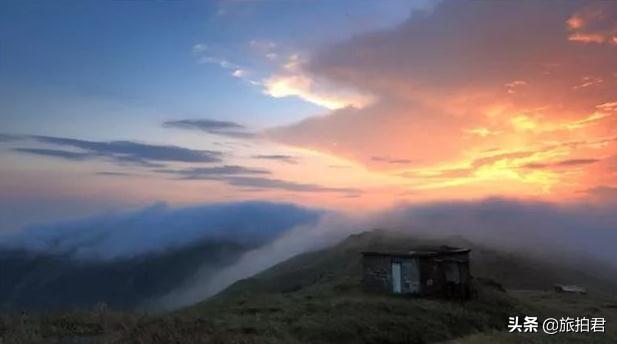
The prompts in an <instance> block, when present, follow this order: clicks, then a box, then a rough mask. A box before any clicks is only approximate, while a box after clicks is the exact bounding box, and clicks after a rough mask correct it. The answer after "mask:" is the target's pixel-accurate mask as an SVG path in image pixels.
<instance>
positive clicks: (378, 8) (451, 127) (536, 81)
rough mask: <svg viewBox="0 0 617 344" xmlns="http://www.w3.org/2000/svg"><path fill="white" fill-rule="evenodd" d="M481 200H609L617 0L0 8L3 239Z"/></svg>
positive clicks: (614, 167)
mask: <svg viewBox="0 0 617 344" xmlns="http://www.w3.org/2000/svg"><path fill="white" fill-rule="evenodd" d="M487 197H505V198H515V199H520V200H531V201H548V202H555V203H560V204H561V203H568V202H579V203H580V202H583V203H593V204H600V205H609V206H610V205H614V204H617V4H616V3H614V2H608V1H600V2H594V1H582V0H581V1H542V2H539V1H517V2H514V1H512V2H506V1H458V0H449V1H448V0H444V1H424V0H415V1H413V0H412V1H397V0H383V1H376V0H375V1H369V0H360V1H354V2H353V3H350V2H348V1H333V0H315V1H308V0H307V1H304V0H288V1H285V0H270V1H267V0H266V1H240V0H238V1H195V2H193V1H59V2H40V1H16V0H15V1H14V0H9V1H3V2H1V3H0V230H11V229H16V228H20V227H22V226H24V225H28V224H32V223H37V222H44V221H49V220H55V219H64V218H75V217H82V216H87V215H90V214H95V213H101V212H105V211H114V210H116V209H124V208H126V207H140V206H144V205H148V204H153V203H156V202H165V203H168V204H172V205H190V204H201V203H212V202H231V201H243V200H265V201H281V202H292V203H295V204H300V205H306V206H311V207H316V208H327V209H340V210H345V211H351V212H362V211H365V210H369V209H380V208H385V207H389V206H392V205H395V204H399V203H401V202H408V203H426V202H434V201H446V200H478V199H484V198H487Z"/></svg>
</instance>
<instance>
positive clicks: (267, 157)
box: [253, 154, 298, 164]
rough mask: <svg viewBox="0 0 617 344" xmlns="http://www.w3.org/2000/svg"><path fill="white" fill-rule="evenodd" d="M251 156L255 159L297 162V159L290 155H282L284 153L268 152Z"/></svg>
mask: <svg viewBox="0 0 617 344" xmlns="http://www.w3.org/2000/svg"><path fill="white" fill-rule="evenodd" d="M253 158H255V159H264V160H277V161H282V162H286V163H288V164H297V163H298V160H297V159H296V158H295V157H293V156H291V155H284V154H270V155H265V154H264V155H255V156H253Z"/></svg>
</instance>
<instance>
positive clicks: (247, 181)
mask: <svg viewBox="0 0 617 344" xmlns="http://www.w3.org/2000/svg"><path fill="white" fill-rule="evenodd" d="M222 180H224V181H225V182H227V183H228V184H230V185H233V186H239V187H247V188H258V189H278V190H285V191H293V192H334V193H344V194H360V193H361V191H360V190H358V189H354V188H334V187H327V186H321V185H317V184H305V183H296V182H290V181H285V180H280V179H271V178H262V177H243V176H229V177H224V178H222Z"/></svg>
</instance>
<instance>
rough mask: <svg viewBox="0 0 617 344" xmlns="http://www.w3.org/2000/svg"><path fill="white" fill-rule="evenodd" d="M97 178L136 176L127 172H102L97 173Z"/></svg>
mask: <svg viewBox="0 0 617 344" xmlns="http://www.w3.org/2000/svg"><path fill="white" fill-rule="evenodd" d="M95 174H96V175H97V176H111V177H128V176H134V174H133V173H126V172H113V171H101V172H96V173H95Z"/></svg>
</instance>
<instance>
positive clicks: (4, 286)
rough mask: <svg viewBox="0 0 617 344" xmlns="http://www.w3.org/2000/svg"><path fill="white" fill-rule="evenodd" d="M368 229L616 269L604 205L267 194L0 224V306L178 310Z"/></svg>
mask: <svg viewBox="0 0 617 344" xmlns="http://www.w3.org/2000/svg"><path fill="white" fill-rule="evenodd" d="M373 228H385V229H389V230H395V231H399V232H402V233H406V234H407V235H412V236H413V237H415V238H418V239H419V240H432V241H434V242H440V241H444V242H445V241H451V240H452V239H453V238H455V239H457V240H463V241H464V242H466V243H469V245H471V246H481V247H482V248H483V249H484V251H485V252H491V250H493V251H494V252H495V254H494V255H497V253H498V254H499V256H500V257H513V258H512V259H514V260H515V261H519V259H518V258H517V257H525V260H524V261H525V262H527V263H525V264H526V265H525V264H523V265H525V266H528V265H534V264H536V265H537V264H541V265H542V266H547V267H552V268H554V269H556V271H557V270H560V269H562V268H563V269H567V270H568V271H569V273H568V274H565V276H572V275H573V273H572V271H579V272H584V276H587V277H586V278H587V280H588V281H590V282H589V283H592V284H594V285H602V282H601V281H602V280H606V282H607V283H609V284H610V283H612V281H613V280H614V279H612V278H610V276H608V275H607V274H606V271H609V270H610V271H615V263H614V262H615V258H617V257H616V256H615V252H614V250H613V249H612V248H611V243H614V242H615V239H617V238H616V234H615V232H614V228H617V215H615V214H614V213H613V211H612V210H611V209H610V208H608V207H605V208H603V207H597V206H596V207H592V206H588V205H583V204H571V205H568V206H565V205H554V204H550V203H538V202H527V201H516V200H508V199H486V200H482V201H475V202H441V203H434V204H417V205H400V206H397V207H394V208H391V209H386V210H382V211H378V212H373V213H366V214H345V213H336V212H327V211H322V210H313V209H306V208H301V207H298V206H294V205H291V204H278V203H268V202H241V203H225V204H208V205H202V206H194V207H187V208H170V207H167V206H165V205H154V206H151V207H148V208H144V209H142V210H138V211H133V212H126V213H116V214H105V215H100V216H96V217H92V218H86V219H82V220H77V221H67V222H62V223H53V224H47V225H38V226H31V227H28V228H25V229H23V230H21V231H16V232H10V233H5V234H4V235H3V236H2V237H0V248H1V250H0V260H1V261H2V264H1V265H0V269H1V270H2V271H1V272H2V274H1V276H2V279H1V281H0V295H1V299H0V305H2V306H3V307H4V308H7V309H19V308H22V307H23V308H30V309H48V308H62V307H69V306H92V305H95V304H97V303H99V302H104V303H107V304H108V305H110V306H112V307H114V308H142V307H145V308H146V309H149V310H160V309H177V308H181V307H185V306H189V305H191V304H194V303H197V302H200V301H202V300H204V299H206V298H208V297H209V296H212V295H214V294H216V293H217V292H219V291H221V290H223V289H224V288H225V287H227V286H229V285H231V284H232V283H234V282H236V281H238V280H241V279H244V278H248V277H250V276H252V275H254V274H256V273H259V272H260V271H263V270H265V269H267V268H269V267H271V266H273V265H275V264H277V263H279V262H282V261H284V260H286V259H289V258H291V257H293V256H295V255H298V254H301V253H304V252H306V251H312V250H318V249H323V248H325V247H329V246H331V245H333V244H334V243H336V242H339V241H340V240H342V239H344V238H345V237H347V236H349V235H351V234H354V233H359V232H364V231H367V230H370V229H373ZM485 256H486V255H485ZM483 259H485V261H486V262H487V263H486V264H484V265H483V266H485V267H487V266H488V267H490V268H486V269H484V270H485V271H484V274H485V275H486V274H488V275H495V276H502V277H504V278H505V277H508V275H507V274H505V275H504V274H503V273H499V268H498V266H503V264H502V263H499V264H497V265H491V263H490V262H491V261H492V260H491V259H492V258H491V257H490V255H489V257H484V258H483ZM503 260H504V259H501V260H500V261H502V262H503ZM534 262H535V263H534ZM512 266H516V264H512ZM549 270H550V269H548V268H547V269H545V271H549ZM522 271H533V269H531V270H526V268H522ZM581 276H583V275H581ZM545 285H546V283H545ZM604 285H606V284H604Z"/></svg>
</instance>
